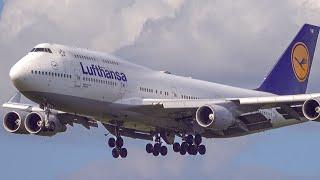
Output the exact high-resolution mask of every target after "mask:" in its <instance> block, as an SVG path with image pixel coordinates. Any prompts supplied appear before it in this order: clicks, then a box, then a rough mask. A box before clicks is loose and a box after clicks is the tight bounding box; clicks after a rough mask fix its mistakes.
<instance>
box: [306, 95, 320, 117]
mask: <svg viewBox="0 0 320 180" xmlns="http://www.w3.org/2000/svg"><path fill="white" fill-rule="evenodd" d="M302 112H303V115H304V117H305V118H307V119H308V120H311V121H317V120H320V98H314V99H309V100H307V101H306V102H304V103H303V105H302Z"/></svg>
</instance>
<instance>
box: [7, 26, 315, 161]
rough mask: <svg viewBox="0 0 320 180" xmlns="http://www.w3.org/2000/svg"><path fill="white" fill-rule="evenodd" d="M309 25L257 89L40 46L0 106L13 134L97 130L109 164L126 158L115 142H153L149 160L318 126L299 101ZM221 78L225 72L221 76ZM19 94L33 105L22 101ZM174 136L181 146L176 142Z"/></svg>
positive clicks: (306, 99) (310, 98) (309, 50)
mask: <svg viewBox="0 0 320 180" xmlns="http://www.w3.org/2000/svg"><path fill="white" fill-rule="evenodd" d="M319 29H320V28H319V27H317V26H313V25H309V24H306V25H304V26H303V27H302V29H301V30H300V31H299V33H298V34H297V36H296V37H295V38H294V40H293V41H292V42H291V43H290V45H289V47H288V48H287V49H286V50H285V52H284V54H283V55H282V56H281V57H280V59H279V60H278V62H277V63H276V65H275V66H274V68H273V69H272V70H271V72H270V73H269V74H268V76H267V77H266V78H265V80H264V81H263V83H262V84H261V85H260V87H258V88H257V89H253V90H251V89H243V88H237V87H231V86H227V85H221V84H216V83H211V82H206V81H201V80H196V79H192V78H186V77H181V76H176V75H173V74H170V73H169V72H165V71H154V70H152V69H149V68H146V67H143V66H139V65H136V64H133V63H130V62H128V61H125V60H123V59H120V58H118V57H114V56H111V55H109V54H105V53H98V52H94V51H89V50H86V49H78V48H72V47H68V46H63V45H57V44H49V43H45V44H39V45H37V46H36V47H34V48H33V49H32V50H31V52H29V53H28V54H27V55H26V56H25V57H23V58H22V59H21V60H19V62H17V63H16V64H15V65H14V66H13V67H12V68H11V70H10V78H11V80H12V82H13V84H14V86H15V87H16V88H17V90H18V93H17V94H16V95H15V96H13V97H12V98H11V99H10V100H9V101H8V102H7V103H5V104H3V107H4V108H6V109H7V110H8V112H7V113H6V114H5V116H4V119H3V126H4V128H5V129H6V130H7V131H8V132H10V133H16V134H32V135H39V136H53V135H56V134H58V133H62V132H65V131H66V130H67V126H68V125H70V126H72V125H73V124H74V123H77V124H81V125H83V126H84V127H85V128H87V129H90V128H91V127H97V126H98V124H102V125H103V126H104V127H105V128H106V129H107V130H108V131H109V132H110V133H111V134H112V135H113V136H114V137H111V138H109V139H108V141H107V143H108V146H109V147H110V148H112V155H113V157H114V158H118V157H122V158H125V157H127V154H128V152H127V149H126V148H125V146H124V141H123V138H122V137H130V138H136V139H144V140H149V141H153V142H154V143H152V144H151V143H148V144H147V145H146V151H147V153H150V154H153V155H154V156H159V155H160V154H161V155H162V156H165V155H166V154H167V152H168V149H167V147H166V145H165V144H168V145H173V146H172V149H173V151H174V152H177V153H180V154H181V155H185V154H190V155H196V154H201V155H204V154H205V153H206V147H205V145H204V144H203V142H202V139H203V138H230V137H236V136H244V135H248V134H252V133H258V132H261V131H265V130H270V129H274V128H279V127H283V126H289V125H293V124H298V123H303V122H307V121H319V122H320V94H305V93H306V89H307V84H308V78H309V74H310V69H311V65H312V60H313V57H314V52H315V47H316V43H317V38H318V34H319ZM226 73H227V72H226ZM21 94H22V95H24V96H25V97H27V98H28V99H30V100H31V101H33V102H35V103H37V104H38V106H34V105H30V104H24V103H21V102H20V98H21ZM178 138H181V141H179V140H177V139H178Z"/></svg>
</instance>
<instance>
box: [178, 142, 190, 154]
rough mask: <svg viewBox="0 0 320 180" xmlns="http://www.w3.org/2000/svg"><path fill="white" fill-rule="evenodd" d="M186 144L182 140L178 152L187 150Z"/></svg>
mask: <svg viewBox="0 0 320 180" xmlns="http://www.w3.org/2000/svg"><path fill="white" fill-rule="evenodd" d="M188 146H189V144H188V143H186V142H182V143H181V146H180V152H181V150H182V151H185V152H187V149H188Z"/></svg>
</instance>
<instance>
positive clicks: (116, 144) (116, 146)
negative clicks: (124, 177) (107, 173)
mask: <svg viewBox="0 0 320 180" xmlns="http://www.w3.org/2000/svg"><path fill="white" fill-rule="evenodd" d="M108 145H109V147H110V148H113V149H112V156H113V157H114V158H118V157H122V158H126V157H127V155H128V151H127V149H126V148H124V147H123V145H124V142H123V139H122V137H121V136H119V137H117V138H116V139H115V138H113V137H111V138H109V140H108Z"/></svg>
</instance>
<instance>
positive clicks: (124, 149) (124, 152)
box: [120, 148, 128, 158]
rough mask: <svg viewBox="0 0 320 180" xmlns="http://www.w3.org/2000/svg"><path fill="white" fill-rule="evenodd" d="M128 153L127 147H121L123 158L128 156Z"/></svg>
mask: <svg viewBox="0 0 320 180" xmlns="http://www.w3.org/2000/svg"><path fill="white" fill-rule="evenodd" d="M127 155H128V151H127V149H126V148H121V149H120V156H121V157H122V158H126V157H127Z"/></svg>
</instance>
